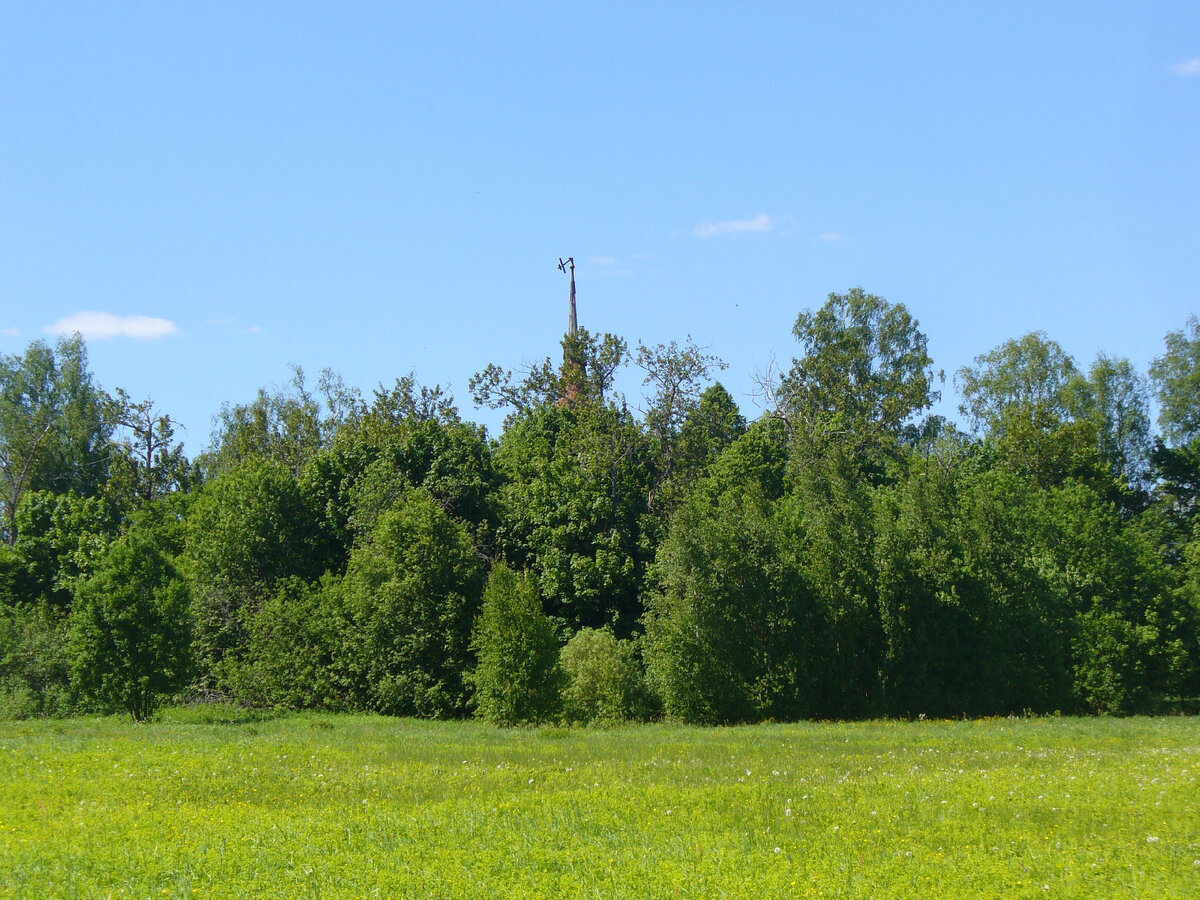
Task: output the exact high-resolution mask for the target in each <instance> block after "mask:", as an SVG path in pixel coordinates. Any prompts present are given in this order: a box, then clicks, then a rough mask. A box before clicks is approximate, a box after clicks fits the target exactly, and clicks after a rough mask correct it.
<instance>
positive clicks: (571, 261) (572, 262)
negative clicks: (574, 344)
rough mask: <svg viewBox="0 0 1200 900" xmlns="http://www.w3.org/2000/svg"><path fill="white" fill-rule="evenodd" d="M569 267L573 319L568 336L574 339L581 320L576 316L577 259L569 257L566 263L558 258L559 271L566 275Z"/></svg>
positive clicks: (569, 324) (568, 329)
mask: <svg viewBox="0 0 1200 900" xmlns="http://www.w3.org/2000/svg"><path fill="white" fill-rule="evenodd" d="M567 266H570V267H571V319H570V322H569V323H568V326H567V334H569V335H570V336H571V337H574V336H575V335H576V333H577V332H578V331H579V319H578V318H577V317H576V315H575V257H573V256H568V257H567V258H566V261H564V260H563V258H562V257H561V256H560V257H559V258H558V270H559V271H560V272H563V273H565V272H566V271H567Z"/></svg>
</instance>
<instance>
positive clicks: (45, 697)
mask: <svg viewBox="0 0 1200 900" xmlns="http://www.w3.org/2000/svg"><path fill="white" fill-rule="evenodd" d="M70 678H71V676H70V665H69V663H68V660H67V626H66V620H65V618H64V617H63V616H62V615H60V614H56V613H55V612H54V611H53V610H51V609H50V608H49V607H48V606H47V605H46V604H44V603H37V604H33V603H31V604H20V605H16V606H7V607H6V606H3V605H0V719H25V718H29V717H31V716H55V715H69V714H71V713H72V712H75V711H76V705H75V703H74V698H73V696H72V693H71V685H70Z"/></svg>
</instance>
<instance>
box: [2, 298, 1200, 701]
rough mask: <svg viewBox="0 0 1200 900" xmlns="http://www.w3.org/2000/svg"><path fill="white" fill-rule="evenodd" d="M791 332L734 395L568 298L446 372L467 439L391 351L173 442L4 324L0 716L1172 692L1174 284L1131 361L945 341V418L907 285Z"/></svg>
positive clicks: (82, 367) (1195, 421) (670, 349)
mask: <svg viewBox="0 0 1200 900" xmlns="http://www.w3.org/2000/svg"><path fill="white" fill-rule="evenodd" d="M794 335H795V338H796V351H795V357H794V358H793V359H792V360H791V362H790V364H789V365H788V366H787V367H786V368H784V367H780V368H779V369H778V370H775V369H771V370H768V371H767V372H765V373H764V374H762V375H761V376H760V379H759V381H760V387H761V392H762V405H763V408H764V410H765V411H764V412H763V413H762V414H761V415H759V416H758V417H757V418H755V419H754V420H753V421H748V420H747V419H746V417H745V416H744V415H743V414H742V412H741V411H740V410H739V408H738V405H737V404H736V403H735V401H734V399H733V398H732V397H731V396H730V394H729V392H728V391H726V390H725V388H724V387H722V386H721V384H720V383H719V381H716V380H714V379H715V376H717V375H718V374H719V372H720V370H721V369H723V368H724V364H723V363H722V362H721V361H720V360H719V359H717V358H716V357H715V356H713V355H711V354H709V353H707V352H706V351H705V350H704V349H703V348H699V347H697V346H696V345H695V344H694V343H693V342H692V341H691V339H690V338H689V339H687V340H685V341H684V342H682V343H678V342H674V341H673V342H671V343H669V344H665V345H658V346H654V347H649V346H645V345H639V346H638V347H637V348H636V349H634V350H632V351H631V349H630V348H629V346H628V344H627V343H626V342H625V340H623V339H622V338H620V337H617V336H614V335H610V334H604V335H593V334H591V333H589V332H588V331H587V330H585V329H581V330H579V331H578V332H577V333H575V334H569V335H567V336H566V337H565V338H564V340H563V355H562V362H561V363H560V362H558V361H557V360H556V359H553V358H550V357H547V358H546V359H545V360H544V361H542V362H540V363H537V364H535V365H532V366H529V367H527V368H526V369H525V370H523V371H520V372H516V373H514V372H511V371H506V370H503V369H502V368H500V367H499V366H497V365H495V364H491V365H488V366H487V367H486V368H484V369H483V370H482V371H481V372H480V373H479V374H478V375H476V376H475V377H474V378H473V379H472V380H471V383H470V391H471V394H472V399H473V401H474V402H475V404H476V406H488V407H491V408H495V409H503V410H505V411H506V418H505V421H504V426H503V429H502V433H501V434H500V435H499V437H498V438H495V439H492V438H490V437H489V436H488V434H487V433H486V431H485V429H484V428H482V427H481V426H479V425H476V424H473V423H471V422H470V421H467V420H465V419H463V418H462V416H461V415H460V412H459V409H458V407H457V406H456V404H455V402H454V399H453V398H452V397H451V396H449V395H448V394H447V393H446V392H444V391H442V390H441V389H439V388H437V387H432V388H431V387H426V386H422V385H420V384H418V383H417V382H416V381H415V380H414V379H413V378H412V377H411V376H405V377H401V378H398V379H397V380H396V381H395V383H394V384H392V385H391V386H383V385H381V386H380V387H378V388H377V389H376V390H375V391H373V392H372V394H371V395H370V396H369V397H368V396H364V394H363V393H362V392H360V391H358V390H357V389H355V388H352V387H349V386H347V385H346V384H345V383H344V382H343V381H342V380H341V379H340V378H339V377H338V376H336V375H335V374H333V373H331V372H328V371H326V372H323V373H322V374H321V376H320V378H319V379H318V381H317V384H316V385H315V386H311V385H310V384H309V383H308V381H307V380H306V378H305V376H304V373H303V372H302V371H301V370H299V369H296V370H295V371H294V373H293V374H294V377H293V379H292V381H291V382H290V384H288V385H287V386H286V387H284V388H281V389H272V390H267V389H263V390H260V391H259V393H258V395H257V397H255V398H254V399H253V400H252V401H250V402H246V403H240V404H227V405H225V406H224V407H223V408H222V409H221V410H220V412H219V414H218V415H217V416H216V418H215V419H214V432H213V437H212V440H211V443H210V446H209V447H208V448H207V449H206V450H205V451H204V452H201V453H199V454H196V455H195V456H194V457H193V458H188V456H187V455H186V454H185V453H184V451H183V447H182V445H181V444H180V443H179V441H178V440H177V439H176V436H175V428H176V425H177V423H176V422H175V420H174V419H172V418H171V417H170V416H169V415H168V414H166V413H165V412H163V411H162V410H160V409H158V408H157V406H156V405H155V404H154V403H153V401H151V400H149V399H147V400H143V401H135V400H133V399H132V398H131V397H130V396H129V395H128V394H127V393H126V392H125V391H123V390H120V389H117V390H116V391H115V392H114V393H113V394H108V393H107V392H105V391H104V390H102V389H101V388H100V386H99V385H98V384H97V383H96V382H95V379H94V377H93V375H92V373H91V372H90V371H89V368H88V364H87V353H86V347H85V345H84V342H83V341H82V339H81V338H79V337H78V336H75V337H73V338H68V339H63V340H61V341H59V342H58V343H57V345H55V346H53V347H51V346H48V345H47V344H45V343H42V342H34V343H32V344H30V345H29V346H28V347H27V348H26V349H25V351H24V353H22V354H18V355H12V356H2V357H0V537H2V538H3V540H2V541H0V715H5V716H28V715H65V714H73V713H77V712H82V711H114V710H123V711H126V712H128V713H130V714H132V715H133V717H134V718H136V719H144V718H146V717H148V716H150V715H151V714H152V712H153V710H154V709H155V707H156V706H157V705H158V704H161V703H163V702H176V701H183V700H187V699H194V698H201V699H203V698H220V699H228V700H233V701H236V702H241V703H245V704H252V705H260V706H269V707H279V708H289V709H304V708H322V709H333V710H373V711H377V712H380V713H384V714H388V715H401V716H424V717H460V716H468V715H477V716H480V717H482V718H485V719H488V720H490V721H494V722H497V723H501V724H519V723H529V722H539V721H576V722H593V721H606V722H611V721H621V720H625V719H651V718H656V717H667V718H671V719H675V720H681V721H686V722H697V723H732V722H754V721H762V720H767V719H774V720H789V719H799V718H856V717H870V716H884V715H886V716H901V717H916V716H920V715H928V716H958V715H993V714H1008V713H1022V712H1027V711H1028V712H1050V711H1056V710H1061V711H1064V712H1093V713H1128V712H1154V711H1166V710H1180V709H1190V708H1192V707H1193V706H1194V704H1195V702H1196V699H1197V698H1198V697H1200V513H1198V504H1197V496H1198V491H1200V321H1198V320H1197V318H1196V317H1195V316H1193V317H1191V318H1189V319H1188V321H1187V322H1186V323H1185V324H1184V326H1183V327H1182V328H1181V329H1180V330H1178V331H1173V332H1171V333H1169V334H1168V335H1167V336H1166V340H1165V344H1164V348H1163V352H1162V354H1161V355H1160V356H1159V357H1157V358H1156V359H1155V360H1154V361H1153V362H1152V364H1151V365H1150V367H1149V370H1148V372H1146V373H1144V374H1143V373H1141V372H1138V371H1137V370H1136V369H1135V367H1134V366H1133V365H1131V363H1130V362H1129V361H1128V360H1125V359H1122V358H1118V357H1112V356H1108V355H1104V354H1101V355H1099V356H1098V357H1097V358H1096V359H1095V360H1094V361H1093V362H1092V363H1091V364H1090V365H1089V366H1087V367H1086V368H1085V367H1083V366H1081V364H1080V363H1079V362H1077V361H1076V360H1074V359H1072V358H1071V357H1070V356H1069V355H1068V354H1067V353H1065V352H1064V350H1063V349H1062V347H1061V346H1060V345H1059V344H1057V343H1056V342H1055V341H1054V340H1052V339H1051V338H1049V337H1048V336H1046V335H1045V334H1041V333H1034V334H1029V335H1026V336H1024V337H1021V338H1018V339H1014V340H1010V341H1006V342H1005V343H1004V344H1002V345H1000V346H999V347H996V348H995V349H993V350H991V351H989V352H987V353H984V354H982V355H980V356H978V357H977V358H976V359H975V360H974V363H973V364H972V365H970V366H967V367H965V368H963V369H962V370H961V371H959V372H958V373H956V374H955V376H954V381H955V384H956V386H957V388H958V391H959V394H960V396H961V397H962V405H961V407H960V412H961V413H962V417H963V424H962V425H961V426H960V425H959V424H956V423H954V422H952V421H949V420H946V419H945V418H943V417H940V416H936V415H933V414H931V410H932V408H933V407H934V404H935V403H936V402H937V401H938V400H939V399H940V394H939V390H940V386H941V384H942V383H943V381H944V376H943V375H942V373H940V372H938V371H936V370H935V368H934V363H933V360H932V359H931V358H930V356H929V353H928V347H927V340H926V337H925V335H924V334H923V333H922V331H921V330H920V327H919V323H918V322H917V321H916V320H915V319H913V318H912V316H911V315H910V313H909V312H908V310H906V309H905V307H904V306H903V305H901V304H898V303H890V302H888V301H886V300H884V299H882V298H880V297H876V296H874V295H871V294H867V293H865V292H864V291H862V290H861V289H858V288H856V289H853V290H851V291H849V292H847V293H845V294H830V295H829V298H828V300H827V302H826V303H824V304H823V305H822V306H821V307H819V308H817V309H810V310H805V311H803V312H801V313H800V314H799V316H798V318H797V320H796V323H795V327H794ZM630 365H633V366H636V367H637V368H638V370H639V371H640V372H641V373H642V375H643V387H644V391H643V396H642V397H640V398H637V399H636V400H635V401H634V408H631V405H630V401H629V399H628V398H626V397H624V396H623V395H621V394H620V393H618V392H617V391H616V390H615V387H614V385H615V383H616V376H617V374H618V372H619V371H620V370H621V369H622V368H623V367H626V366H630ZM1152 400H1154V401H1156V407H1157V422H1156V424H1157V427H1155V423H1154V422H1152V418H1151V402H1152Z"/></svg>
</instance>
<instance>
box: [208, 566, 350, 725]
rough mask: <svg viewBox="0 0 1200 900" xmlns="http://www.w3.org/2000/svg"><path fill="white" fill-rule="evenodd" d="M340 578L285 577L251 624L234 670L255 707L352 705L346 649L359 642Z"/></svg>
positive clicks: (238, 687)
mask: <svg viewBox="0 0 1200 900" xmlns="http://www.w3.org/2000/svg"><path fill="white" fill-rule="evenodd" d="M340 588H341V582H340V581H339V579H337V578H335V577H334V576H326V577H325V578H323V579H322V580H321V581H320V582H319V583H317V584H309V583H308V582H306V581H304V580H303V579H300V578H284V579H282V580H281V581H280V582H279V583H278V585H277V586H276V590H275V593H274V594H272V595H271V596H270V597H268V598H267V600H266V601H265V602H264V603H263V604H262V606H261V607H260V608H259V609H258V610H257V611H256V612H255V614H254V615H253V616H252V618H251V619H250V621H249V623H248V624H247V626H246V630H247V633H248V635H249V643H248V645H247V648H246V653H245V656H244V658H243V659H242V660H241V662H240V663H239V664H238V665H237V666H236V667H235V668H234V669H233V677H232V682H233V687H234V691H235V693H236V695H237V697H238V698H239V699H240V700H242V701H244V702H247V703H250V704H252V705H255V706H269V707H283V708H286V709H339V710H340V709H347V708H351V707H352V706H354V704H352V703H350V702H349V700H348V694H349V692H350V689H349V685H348V684H347V680H348V679H347V677H346V673H345V664H344V663H345V660H344V659H343V656H344V653H343V652H342V649H343V647H345V646H347V645H350V644H353V643H354V641H355V638H354V635H353V630H352V628H351V626H350V624H349V621H348V617H347V615H346V611H345V608H344V606H343V604H342V602H341V594H340Z"/></svg>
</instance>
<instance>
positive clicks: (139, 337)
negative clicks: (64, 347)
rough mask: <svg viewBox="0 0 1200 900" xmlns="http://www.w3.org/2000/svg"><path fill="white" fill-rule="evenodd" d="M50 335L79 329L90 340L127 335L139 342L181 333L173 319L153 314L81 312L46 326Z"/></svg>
mask: <svg viewBox="0 0 1200 900" xmlns="http://www.w3.org/2000/svg"><path fill="white" fill-rule="evenodd" d="M46 331H47V333H49V334H74V333H75V332H77V331H78V332H79V333H80V334H81V335H83V336H84V337H85V338H87V339H88V340H95V341H102V340H105V339H106V338H115V337H127V338H133V339H134V340H136V341H156V340H158V339H159V338H163V337H167V336H168V335H171V334H179V326H178V325H176V324H175V323H174V322H172V321H171V320H170V319H156V318H154V317H153V316H114V315H113V314H112V313H105V312H78V313H75V314H74V315H72V316H67V317H66V318H65V319H59V320H58V321H57V322H55V323H54V324H53V325H47V326H46Z"/></svg>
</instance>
